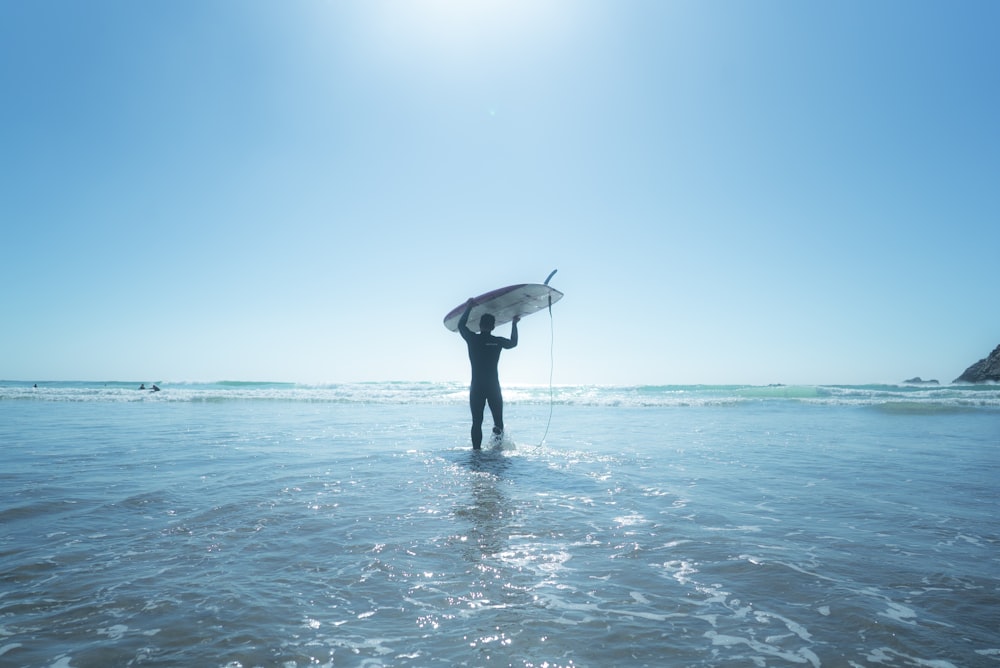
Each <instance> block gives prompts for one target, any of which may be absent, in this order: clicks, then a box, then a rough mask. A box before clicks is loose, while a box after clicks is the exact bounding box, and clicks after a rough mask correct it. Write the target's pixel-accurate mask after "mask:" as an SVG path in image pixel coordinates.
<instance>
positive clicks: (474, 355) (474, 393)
mask: <svg viewBox="0 0 1000 668" xmlns="http://www.w3.org/2000/svg"><path fill="white" fill-rule="evenodd" d="M475 303H476V302H475V300H474V299H472V298H469V301H467V302H466V303H465V312H464V313H462V317H461V318H459V320H458V332H459V333H460V334H461V335H462V338H463V339H465V342H466V343H467V344H468V346H469V362H470V363H471V364H472V383H471V384H470V385H469V408H471V409H472V449H473V450H479V449H481V448H482V444H483V413H484V412H485V409H486V405H487V404H489V406H490V413H491V414H492V415H493V438H494V439H495V440H497V441H499V440H500V438H501V437H502V436H503V395H502V394H501V392H500V376H499V375H498V373H497V364H498V363H499V362H500V352H501V351H502V350H503V349H505V348H513V347H514V346H516V345H517V322H518V321H519V320H520V319H521V318H520V317H515V318H514V320H513V323H512V324H511V328H510V338H509V339H505V338H503V337H502V336H493V327H494V326H495V325H496V318H494V317H493V316H492V315H491V314H489V313H487V314H486V315H484V316H483V317H481V318H480V319H479V328H480V330H482V331H481V332H480V333H479V334H476V333H474V332H473V331H472V330H471V329H469V327H468V322H469V313H470V312H471V311H472V307H473V306H474V305H475Z"/></svg>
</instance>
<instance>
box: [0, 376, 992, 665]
mask: <svg viewBox="0 0 1000 668" xmlns="http://www.w3.org/2000/svg"><path fill="white" fill-rule="evenodd" d="M138 385H139V384H138V383H137V382H136V383H131V382H129V383H121V382H54V383H48V382H47V383H41V382H40V383H38V387H33V383H23V382H10V381H6V382H5V381H0V456H2V457H3V464H2V466H0V492H2V493H0V666H4V667H8V666H10V667H17V666H45V667H50V666H51V667H54V668H69V667H78V668H82V667H88V666H101V667H106V666H220V667H226V668H241V667H251V666H280V667H282V668H292V667H299V666H518V667H524V668H529V667H530V668H542V667H545V668H555V667H569V666H577V667H583V666H601V667H603V666H706V667H707V666H806V667H809V666H812V667H819V666H848V667H859V666H880V667H885V666H898V667H903V666H920V667H930V668H949V667H952V666H954V667H956V668H957V667H966V666H972V667H975V666H1000V519H998V518H1000V386H996V385H984V386H950V385H945V386H905V385H904V386H894V385H883V386H792V387H786V386H771V387H750V386H735V385H734V386H725V387H718V386H683V387H682V386H657V387H554V388H549V387H547V386H546V387H505V398H506V411H505V421H506V422H507V426H508V430H509V431H508V434H507V436H506V437H505V442H504V443H503V444H502V446H501V447H498V448H491V449H484V450H483V451H482V452H478V453H474V452H472V450H471V448H470V445H469V417H468V407H467V404H466V401H467V390H466V388H465V386H464V385H463V384H462V383H357V384H341V385H323V386H307V385H296V384H284V383H171V382H165V383H159V385H160V387H161V388H162V390H161V391H159V392H149V391H140V390H138V389H137V388H138ZM148 385H149V383H148V382H147V386H148ZM490 425H491V422H490V419H489V417H488V416H487V419H486V427H487V429H488V428H489V426H490Z"/></svg>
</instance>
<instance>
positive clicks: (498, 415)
mask: <svg viewBox="0 0 1000 668" xmlns="http://www.w3.org/2000/svg"><path fill="white" fill-rule="evenodd" d="M486 400H487V402H488V403H489V405H490V414H492V415H493V434H494V436H496V437H497V438H499V437H500V436H501V435H502V434H503V395H502V394H501V393H500V387H499V386H497V387H495V388H493V391H491V392H490V393H489V394H488V395H486Z"/></svg>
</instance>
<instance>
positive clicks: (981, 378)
mask: <svg viewBox="0 0 1000 668" xmlns="http://www.w3.org/2000/svg"><path fill="white" fill-rule="evenodd" d="M991 381H992V382H996V383H1000V346H997V347H996V348H994V349H993V352H991V353H990V356H989V357H986V358H983V359H981V360H979V361H978V362H976V363H975V364H973V365H972V366H970V367H969V368H968V369H966V370H965V373H963V374H962V375H961V376H959V377H958V378H956V379H955V382H956V383H988V382H991Z"/></svg>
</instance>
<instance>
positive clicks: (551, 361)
mask: <svg viewBox="0 0 1000 668" xmlns="http://www.w3.org/2000/svg"><path fill="white" fill-rule="evenodd" d="M557 271H559V270H558V269H553V270H552V273H550V274H549V277H548V278H546V279H545V285H548V284H549V281H551V280H552V277H553V276H555V275H556V272H557ZM554 323H555V321H554V319H553V318H552V295H549V419H548V420H547V421H546V422H545V433H544V434H542V440H541V441H539V442H538V445H536V446H535V447H536V448H540V447H542V445H543V444H544V443H545V438H546V437H547V436H548V435H549V426H550V425H551V424H552V406H553V404H554V403H555V401H554V399H553V391H552V373H553V370H554V369H555V345H556V333H555V324H554Z"/></svg>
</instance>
